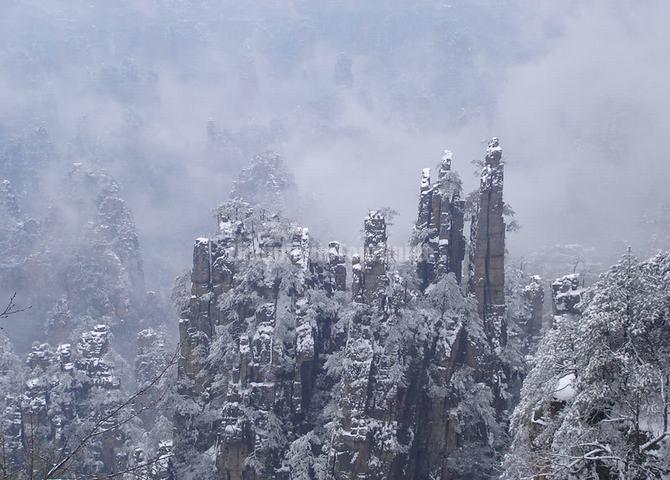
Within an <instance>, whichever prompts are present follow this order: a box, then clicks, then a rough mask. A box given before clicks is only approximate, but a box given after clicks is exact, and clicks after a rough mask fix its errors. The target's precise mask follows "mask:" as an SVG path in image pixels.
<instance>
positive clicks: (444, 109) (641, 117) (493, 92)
mask: <svg viewBox="0 0 670 480" xmlns="http://www.w3.org/2000/svg"><path fill="white" fill-rule="evenodd" d="M669 13H670V6H668V5H666V4H665V3H664V2H662V1H651V2H644V3H643V4H640V3H633V2H625V1H615V2H611V1H609V2H608V1H595V2H589V3H585V2H561V3H560V4H556V2H525V1H520V0H519V1H515V0H508V1H503V2H488V1H476V2H472V1H453V2H428V1H420V2H410V1H406V2H405V1H399V2H382V1H371V2H364V3H362V2H349V1H333V2H330V1H329V2H315V1H304V2H296V1H278V2H272V3H266V2H244V3H239V2H225V1H201V2H161V1H151V2H132V1H122V2H93V3H87V4H84V3H79V2H78V3H72V2H66V1H12V2H4V3H3V4H2V5H1V6H0V39H1V40H2V47H1V48H0V87H1V88H0V164H2V172H1V173H0V174H1V175H2V176H5V177H8V178H9V179H10V180H11V181H12V182H13V184H14V185H15V187H16V189H17V191H18V193H19V197H20V201H21V203H22V205H23V206H24V207H25V208H28V209H31V210H30V211H32V212H34V213H35V214H36V215H39V212H40V211H43V210H44V208H46V205H48V204H49V203H52V202H54V201H57V198H58V189H59V185H60V183H59V182H60V181H61V180H62V178H64V177H65V176H66V175H67V172H68V171H69V169H70V168H71V164H72V163H75V162H76V163H84V164H86V165H89V166H92V167H94V168H99V169H103V170H105V171H107V172H109V173H110V174H111V175H112V176H114V177H115V178H116V179H117V180H118V182H119V184H120V185H121V188H122V196H123V197H124V198H125V199H126V201H127V202H128V204H129V207H130V209H131V211H132V212H133V215H134V219H135V223H136V225H137V228H138V230H139V233H140V241H141V246H142V250H143V255H144V257H145V269H146V271H147V280H148V284H150V285H154V286H169V285H170V284H171V282H172V279H173V277H174V276H175V275H176V274H177V273H179V272H180V271H182V270H184V269H185V268H188V266H189V265H190V256H191V243H192V239H193V238H195V237H197V236H200V235H206V234H208V233H210V232H211V231H212V230H213V228H214V221H213V218H212V214H211V212H212V209H213V208H214V207H215V206H216V205H218V204H219V203H220V202H222V201H224V200H225V199H227V197H228V192H229V189H230V185H231V182H232V180H233V179H234V178H235V176H236V175H237V173H238V172H239V171H240V170H241V169H242V168H243V167H244V166H245V165H246V164H247V163H248V162H249V161H250V159H251V158H252V157H253V156H254V155H255V154H257V153H259V152H262V151H265V150H274V151H276V152H278V153H279V154H280V155H281V156H282V157H283V159H284V161H285V163H286V165H287V166H288V168H289V169H290V170H291V172H292V173H293V175H294V176H295V179H296V182H297V184H298V188H299V191H300V194H301V195H303V197H304V198H305V199H306V200H305V202H304V203H303V205H302V206H301V208H300V211H297V212H293V214H294V215H296V216H297V217H299V218H300V219H301V220H302V221H303V222H304V223H306V224H307V225H308V226H310V227H312V229H313V231H314V234H315V235H316V236H318V237H321V239H322V240H323V241H328V240H330V239H331V238H337V239H339V240H342V241H344V242H346V243H349V244H352V245H356V244H358V243H359V241H360V240H359V231H360V225H361V222H362V218H363V216H364V215H365V214H366V213H367V209H368V208H376V207H380V206H389V207H391V208H394V209H396V210H397V211H398V212H399V217H398V218H397V219H396V220H395V222H394V226H393V228H392V232H391V237H392V242H393V243H394V244H396V245H402V244H404V243H405V242H406V241H407V238H408V236H409V234H410V231H411V228H412V224H413V222H414V220H415V216H416V208H417V195H418V188H419V185H418V182H419V175H420V171H421V168H423V167H427V166H430V167H433V166H435V165H436V164H437V163H438V162H439V159H440V157H441V155H442V151H443V150H444V149H449V150H452V151H453V152H454V153H455V160H454V168H455V169H456V170H458V171H459V172H460V174H461V176H462V178H463V180H464V184H465V188H466V190H471V189H473V188H476V187H477V182H478V179H477V177H476V176H475V175H473V169H474V168H473V166H472V165H471V163H470V162H471V161H472V160H474V159H480V158H482V157H483V153H484V149H485V146H486V142H487V141H488V139H489V138H490V137H491V136H498V137H500V139H501V144H502V147H503V148H504V152H505V160H506V162H507V167H506V186H505V189H506V191H505V195H506V198H507V202H508V203H509V204H511V205H512V207H513V208H514V209H515V211H516V218H517V220H518V222H519V223H520V224H521V226H522V228H521V230H520V231H519V232H517V233H514V234H513V235H511V236H510V238H509V242H508V243H509V249H510V252H511V253H512V254H513V255H515V256H526V255H529V254H531V253H533V252H535V251H538V250H541V249H542V248H545V247H550V246H551V245H554V244H557V243H580V244H584V245H589V246H597V247H598V248H599V249H600V250H601V251H602V252H605V253H604V254H605V256H607V257H613V258H615V257H616V256H618V255H619V254H620V253H622V252H623V251H624V250H625V248H626V246H627V245H633V246H634V247H635V249H637V250H638V251H639V253H640V254H641V255H646V254H648V253H650V252H651V249H652V247H659V246H662V245H659V244H654V245H649V244H648V243H649V242H648V241H647V240H648V236H649V235H648V232H647V231H646V230H645V229H646V228H647V227H646V226H645V225H647V224H646V223H644V221H645V220H649V219H650V218H651V219H656V217H657V216H658V215H661V214H662V211H663V210H662V207H663V205H664V204H667V201H668V200H667V196H666V194H665V192H666V188H665V183H666V182H667V180H668V179H669V178H670V176H669V175H668V166H667V164H668V162H667V160H666V158H665V149H664V147H663V144H662V142H663V138H664V136H663V134H664V133H665V132H667V131H668V129H669V127H670V113H668V112H670V109H669V108H668V107H669V106H670V105H668V104H669V101H670V95H668V93H667V87H666V86H665V81H664V80H665V79H666V78H667V77H668V73H669V72H668V63H667V61H665V59H667V58H668V54H669V53H670V52H669V51H668V49H670V46H669V45H670V42H668V41H667V33H666V28H665V25H664V21H663V19H664V18H668V14H669Z"/></svg>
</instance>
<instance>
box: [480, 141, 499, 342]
mask: <svg viewBox="0 0 670 480" xmlns="http://www.w3.org/2000/svg"><path fill="white" fill-rule="evenodd" d="M485 162H486V164H485V165H484V168H483V169H482V174H481V179H480V184H479V212H478V215H477V226H476V239H475V245H474V248H475V250H474V277H473V282H472V287H473V288H474V293H475V296H476V298H477V304H478V312H479V315H480V317H481V318H482V320H483V321H484V327H485V329H486V334H487V336H488V337H489V341H490V342H491V344H492V346H493V348H494V349H497V348H499V347H501V346H504V345H505V344H506V343H507V332H506V326H505V221H504V218H503V209H504V202H503V172H504V162H503V161H502V148H501V147H500V144H499V142H498V139H497V138H495V137H494V138H493V139H492V140H491V141H490V142H489V145H488V148H487V150H486V158H485Z"/></svg>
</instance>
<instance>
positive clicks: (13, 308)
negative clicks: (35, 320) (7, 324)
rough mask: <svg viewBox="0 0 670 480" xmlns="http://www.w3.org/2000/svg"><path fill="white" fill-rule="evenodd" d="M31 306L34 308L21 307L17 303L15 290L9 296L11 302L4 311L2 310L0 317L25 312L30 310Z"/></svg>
mask: <svg viewBox="0 0 670 480" xmlns="http://www.w3.org/2000/svg"><path fill="white" fill-rule="evenodd" d="M31 308H32V307H31V306H28V307H19V306H18V305H17V304H16V292H14V293H13V294H12V296H11V297H10V298H9V302H7V305H6V306H5V309H4V310H3V311H2V312H0V318H7V317H9V316H10V315H15V314H17V313H21V312H25V311H26V310H30V309H31Z"/></svg>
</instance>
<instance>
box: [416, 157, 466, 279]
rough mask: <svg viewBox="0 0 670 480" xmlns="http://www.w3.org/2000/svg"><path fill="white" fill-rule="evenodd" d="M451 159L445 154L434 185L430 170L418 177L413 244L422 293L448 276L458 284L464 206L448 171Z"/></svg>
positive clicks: (457, 180) (457, 183)
mask: <svg viewBox="0 0 670 480" xmlns="http://www.w3.org/2000/svg"><path fill="white" fill-rule="evenodd" d="M452 158H453V157H452V153H451V152H449V151H445V153H444V156H443V158H442V163H441V164H440V166H439V169H438V178H437V181H436V182H435V183H434V184H431V178H430V169H428V168H425V169H424V170H423V173H422V176H421V193H420V195H419V214H418V219H417V223H416V226H415V229H414V235H413V242H412V243H413V244H415V245H418V246H419V250H420V253H419V256H418V257H419V258H418V261H417V276H418V278H419V280H420V282H421V283H420V286H421V289H422V290H425V289H426V288H427V287H428V285H430V284H431V283H432V282H434V281H435V279H436V278H438V277H439V276H441V275H444V274H447V273H453V274H454V276H455V277H456V281H457V282H459V283H460V282H461V277H462V265H463V259H464V257H465V237H464V236H463V226H464V213H465V202H464V201H463V200H461V196H462V188H461V181H460V178H459V177H458V175H457V174H456V173H455V172H453V171H452V170H451V162H452Z"/></svg>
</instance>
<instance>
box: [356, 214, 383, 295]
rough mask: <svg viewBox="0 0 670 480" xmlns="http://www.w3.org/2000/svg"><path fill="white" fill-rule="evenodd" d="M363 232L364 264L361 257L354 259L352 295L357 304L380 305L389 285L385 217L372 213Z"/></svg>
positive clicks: (366, 219) (364, 225)
mask: <svg viewBox="0 0 670 480" xmlns="http://www.w3.org/2000/svg"><path fill="white" fill-rule="evenodd" d="M363 231H364V235H365V239H364V246H363V262H362V263H361V260H360V257H355V258H354V264H353V276H354V286H353V292H352V293H353V297H354V300H355V301H357V302H365V303H367V304H373V303H375V302H377V303H379V302H381V301H382V300H383V293H384V290H385V289H386V287H387V286H388V284H389V278H388V276H387V274H386V266H387V262H388V258H387V251H386V248H387V247H386V241H387V236H386V219H385V218H384V215H383V214H382V213H381V212H378V211H376V210H373V211H370V213H369V214H368V216H367V217H366V218H365V221H364V223H363Z"/></svg>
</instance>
